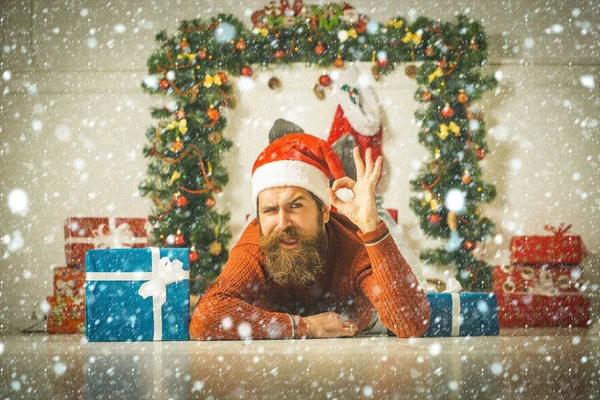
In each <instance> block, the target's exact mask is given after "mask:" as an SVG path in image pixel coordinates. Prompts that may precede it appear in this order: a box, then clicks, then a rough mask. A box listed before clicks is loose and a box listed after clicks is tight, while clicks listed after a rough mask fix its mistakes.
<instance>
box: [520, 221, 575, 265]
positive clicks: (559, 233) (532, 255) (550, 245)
mask: <svg viewBox="0 0 600 400" xmlns="http://www.w3.org/2000/svg"><path fill="white" fill-rule="evenodd" d="M570 227H571V225H569V226H567V227H563V224H561V225H560V226H559V227H558V228H554V227H551V226H548V225H546V226H545V227H544V229H546V230H549V231H551V232H552V233H554V235H552V236H515V237H513V238H512V243H511V251H512V257H511V261H512V264H580V263H581V260H582V259H583V257H584V253H585V248H584V245H583V241H582V240H581V237H580V236H577V235H565V233H566V232H567V231H568V230H569V228H570Z"/></svg>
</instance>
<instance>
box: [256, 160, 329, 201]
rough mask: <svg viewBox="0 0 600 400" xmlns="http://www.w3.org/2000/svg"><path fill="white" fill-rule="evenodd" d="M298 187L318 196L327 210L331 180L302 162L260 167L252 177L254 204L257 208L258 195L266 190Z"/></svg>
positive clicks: (284, 162) (288, 161)
mask: <svg viewBox="0 0 600 400" xmlns="http://www.w3.org/2000/svg"><path fill="white" fill-rule="evenodd" d="M284 186H297V187H301V188H302V189H306V190H308V191H309V192H311V193H312V194H314V195H315V196H317V197H318V198H319V199H321V201H322V202H323V203H325V206H327V208H329V207H330V204H329V194H328V193H327V188H328V187H329V178H328V177H327V176H326V175H325V174H324V173H323V171H321V170H320V169H319V168H317V167H315V166H312V165H310V164H307V163H305V162H302V161H294V160H282V161H273V162H270V163H267V164H265V165H262V166H260V167H258V168H257V169H256V170H255V171H254V174H253V175H252V204H253V205H254V209H256V206H257V200H258V195H259V193H260V192H262V191H263V190H265V189H270V188H274V187H284Z"/></svg>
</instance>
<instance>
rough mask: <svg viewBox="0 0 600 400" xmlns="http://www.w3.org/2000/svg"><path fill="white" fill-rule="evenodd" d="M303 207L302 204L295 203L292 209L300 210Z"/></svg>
mask: <svg viewBox="0 0 600 400" xmlns="http://www.w3.org/2000/svg"><path fill="white" fill-rule="evenodd" d="M300 207H302V203H294V204H292V208H300Z"/></svg>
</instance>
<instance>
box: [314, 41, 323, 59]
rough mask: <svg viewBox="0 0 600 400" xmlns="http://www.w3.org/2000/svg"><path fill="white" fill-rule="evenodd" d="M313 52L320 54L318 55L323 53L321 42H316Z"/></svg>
mask: <svg viewBox="0 0 600 400" xmlns="http://www.w3.org/2000/svg"><path fill="white" fill-rule="evenodd" d="M315 53H316V54H317V55H318V56H320V55H322V54H323V53H325V46H323V45H322V44H321V42H319V44H317V45H316V46H315Z"/></svg>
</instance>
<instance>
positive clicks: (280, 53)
mask: <svg viewBox="0 0 600 400" xmlns="http://www.w3.org/2000/svg"><path fill="white" fill-rule="evenodd" d="M282 57H285V51H283V50H281V49H279V50H277V51H276V52H275V58H282Z"/></svg>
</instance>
